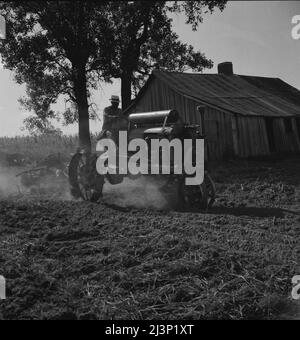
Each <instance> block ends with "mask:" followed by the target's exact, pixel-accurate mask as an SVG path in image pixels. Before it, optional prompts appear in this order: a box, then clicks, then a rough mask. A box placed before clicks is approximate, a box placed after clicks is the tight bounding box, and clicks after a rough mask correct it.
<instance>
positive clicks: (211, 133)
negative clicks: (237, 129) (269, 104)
mask: <svg viewBox="0 0 300 340" xmlns="http://www.w3.org/2000/svg"><path fill="white" fill-rule="evenodd" d="M199 104H201V103H199V102H197V101H195V100H192V99H190V98H187V97H184V96H182V95H179V94H177V93H176V92H175V91H173V90H172V89H170V88H169V87H168V86H166V85H165V84H163V83H162V82H160V81H158V80H157V79H154V80H153V81H152V82H151V84H150V85H149V87H148V89H147V91H146V93H145V94H144V96H143V97H142V98H141V99H140V101H139V102H138V103H136V105H135V106H134V107H133V108H132V109H131V110H130V112H131V113H133V112H145V111H155V110H167V109H176V110H177V111H178V112H179V113H180V115H181V118H182V119H183V121H184V122H185V123H186V124H199V125H201V117H200V114H199V113H198V111H197V106H198V105H199ZM205 135H206V138H205V142H206V154H207V158H208V159H209V160H221V159H224V158H228V157H231V156H233V155H234V148H233V138H232V128H231V114H228V113H224V112H222V111H219V110H216V109H213V108H207V110H206V112H205Z"/></svg>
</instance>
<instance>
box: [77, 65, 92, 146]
mask: <svg viewBox="0 0 300 340" xmlns="http://www.w3.org/2000/svg"><path fill="white" fill-rule="evenodd" d="M74 89H75V98H76V104H77V109H78V116H79V146H80V148H84V149H85V150H87V151H91V148H92V146H91V136H90V117H89V105H88V98H87V82H86V73H85V65H80V66H78V67H76V71H75V79H74Z"/></svg>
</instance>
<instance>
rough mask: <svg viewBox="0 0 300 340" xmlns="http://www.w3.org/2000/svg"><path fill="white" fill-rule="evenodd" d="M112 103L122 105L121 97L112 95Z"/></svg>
mask: <svg viewBox="0 0 300 340" xmlns="http://www.w3.org/2000/svg"><path fill="white" fill-rule="evenodd" d="M110 101H111V102H112V103H120V97H119V96H115V95H112V96H111V98H110Z"/></svg>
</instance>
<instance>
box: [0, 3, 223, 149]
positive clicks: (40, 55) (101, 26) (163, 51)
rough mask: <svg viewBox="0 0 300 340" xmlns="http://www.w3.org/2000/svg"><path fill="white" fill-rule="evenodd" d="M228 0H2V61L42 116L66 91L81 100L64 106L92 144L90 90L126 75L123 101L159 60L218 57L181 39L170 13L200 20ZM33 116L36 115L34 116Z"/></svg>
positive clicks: (195, 65) (173, 64) (197, 66)
mask: <svg viewBox="0 0 300 340" xmlns="http://www.w3.org/2000/svg"><path fill="white" fill-rule="evenodd" d="M225 3H226V1H225V0H220V1H215V0H201V1H172V2H168V1H86V2H85V1H78V0H76V1H43V2H39V1H26V2H23V1H11V2H1V3H0V14H1V15H3V16H4V17H5V19H6V23H7V30H6V31H7V38H6V40H4V41H3V42H1V43H0V53H1V56H2V62H3V63H4V67H6V68H8V69H10V70H13V71H14V73H15V78H16V81H17V82H18V83H20V84H21V83H25V84H26V85H27V95H28V98H27V99H23V101H22V103H23V104H24V105H25V107H26V108H27V109H29V110H33V111H34V113H35V114H36V115H37V117H38V118H39V120H37V122H39V123H43V122H45V121H46V120H47V119H49V118H53V117H55V116H56V114H55V113H54V112H53V111H52V110H51V106H52V104H54V103H55V102H56V101H57V100H58V97H59V96H60V95H63V96H66V97H67V100H69V101H71V102H72V103H76V110H73V111H70V110H67V111H66V112H65V115H64V118H65V120H66V121H67V122H74V121H77V120H78V123H79V140H80V145H81V146H82V147H85V148H88V149H90V147H91V142H90V133H89V119H90V116H91V106H90V105H91V103H90V94H91V91H92V90H94V89H97V86H98V85H99V83H100V82H101V81H110V80H111V79H112V78H120V79H121V92H122V103H123V109H125V108H126V107H127V106H128V105H129V104H130V102H131V97H132V88H134V89H137V88H139V87H140V86H141V85H142V84H143V83H144V82H145V80H146V79H147V76H148V75H149V74H150V72H151V70H153V68H156V67H158V66H159V67H160V68H163V69H167V70H179V71H182V70H184V69H185V68H186V67H190V68H192V69H193V70H197V71H202V69H203V68H204V67H211V66H212V62H211V61H210V60H208V59H206V57H205V55H204V54H202V53H200V52H195V51H194V49H193V47H192V46H189V45H186V44H183V43H182V42H180V41H179V39H178V36H177V35H176V34H175V33H174V32H173V30H172V20H171V18H170V17H169V14H170V13H180V12H184V13H185V14H186V22H187V24H191V25H193V29H197V25H198V24H199V23H200V22H201V21H202V17H203V13H205V12H211V13H212V12H213V10H214V9H215V8H219V9H221V10H223V9H224V6H225ZM31 122H34V120H32V121H31Z"/></svg>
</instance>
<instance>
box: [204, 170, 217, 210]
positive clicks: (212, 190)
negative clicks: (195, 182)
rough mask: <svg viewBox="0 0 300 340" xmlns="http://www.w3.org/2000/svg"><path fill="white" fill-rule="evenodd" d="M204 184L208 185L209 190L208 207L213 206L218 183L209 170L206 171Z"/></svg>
mask: <svg viewBox="0 0 300 340" xmlns="http://www.w3.org/2000/svg"><path fill="white" fill-rule="evenodd" d="M204 185H205V186H206V192H207V200H208V203H207V207H208V208H211V207H212V206H213V204H214V203H215V200H216V185H215V183H214V181H213V180H212V178H211V176H210V175H209V173H208V172H205V176H204Z"/></svg>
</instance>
